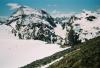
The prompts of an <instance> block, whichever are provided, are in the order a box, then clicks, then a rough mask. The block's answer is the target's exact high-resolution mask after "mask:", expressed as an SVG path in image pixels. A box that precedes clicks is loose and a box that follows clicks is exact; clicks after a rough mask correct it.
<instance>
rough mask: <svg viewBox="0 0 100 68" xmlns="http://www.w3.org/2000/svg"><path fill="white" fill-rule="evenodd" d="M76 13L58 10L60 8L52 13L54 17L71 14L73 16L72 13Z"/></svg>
mask: <svg viewBox="0 0 100 68" xmlns="http://www.w3.org/2000/svg"><path fill="white" fill-rule="evenodd" d="M74 14H75V12H64V11H58V10H53V11H52V12H51V15H52V16H53V17H64V16H65V17H70V16H72V15H74Z"/></svg>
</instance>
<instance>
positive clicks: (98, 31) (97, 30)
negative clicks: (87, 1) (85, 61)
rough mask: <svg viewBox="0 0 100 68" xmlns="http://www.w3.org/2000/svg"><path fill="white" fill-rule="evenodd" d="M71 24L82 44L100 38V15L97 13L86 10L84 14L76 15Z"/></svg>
mask: <svg viewBox="0 0 100 68" xmlns="http://www.w3.org/2000/svg"><path fill="white" fill-rule="evenodd" d="M71 23H72V26H73V30H74V31H75V32H76V33H78V34H79V39H81V40H82V42H84V41H85V40H86V39H87V40H89V39H92V38H94V37H97V36H100V14H97V13H96V12H91V11H86V10H84V11H83V12H82V13H80V14H76V15H75V16H74V17H73V19H72V21H71Z"/></svg>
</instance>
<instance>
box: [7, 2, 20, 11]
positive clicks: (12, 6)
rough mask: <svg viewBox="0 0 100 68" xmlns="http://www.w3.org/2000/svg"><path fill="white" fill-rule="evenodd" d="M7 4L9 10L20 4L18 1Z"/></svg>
mask: <svg viewBox="0 0 100 68" xmlns="http://www.w3.org/2000/svg"><path fill="white" fill-rule="evenodd" d="M7 6H9V7H10V8H11V10H13V9H17V8H19V7H20V6H21V5H19V4H18V3H8V4H7Z"/></svg>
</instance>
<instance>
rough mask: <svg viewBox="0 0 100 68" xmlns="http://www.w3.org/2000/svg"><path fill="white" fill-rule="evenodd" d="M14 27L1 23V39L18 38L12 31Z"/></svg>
mask: <svg viewBox="0 0 100 68" xmlns="http://www.w3.org/2000/svg"><path fill="white" fill-rule="evenodd" d="M11 30H12V28H11V27H9V26H7V25H4V24H3V25H0V40H3V39H4V40H5V39H17V38H16V37H15V36H14V35H13V34H12V33H11Z"/></svg>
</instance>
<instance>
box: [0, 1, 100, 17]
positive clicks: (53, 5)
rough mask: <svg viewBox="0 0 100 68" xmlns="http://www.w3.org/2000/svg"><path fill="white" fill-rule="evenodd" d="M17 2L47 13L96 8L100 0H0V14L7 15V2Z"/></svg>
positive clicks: (9, 9)
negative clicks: (44, 10)
mask: <svg viewBox="0 0 100 68" xmlns="http://www.w3.org/2000/svg"><path fill="white" fill-rule="evenodd" d="M9 3H17V4H20V5H27V6H30V7H32V8H39V9H46V10H47V11H48V12H49V13H51V12H52V11H53V10H57V11H60V12H79V11H81V10H82V9H87V10H96V9H98V8H100V0H0V16H9V15H10V14H11V13H13V11H14V10H11V8H10V7H9V6H7V4H9Z"/></svg>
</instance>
